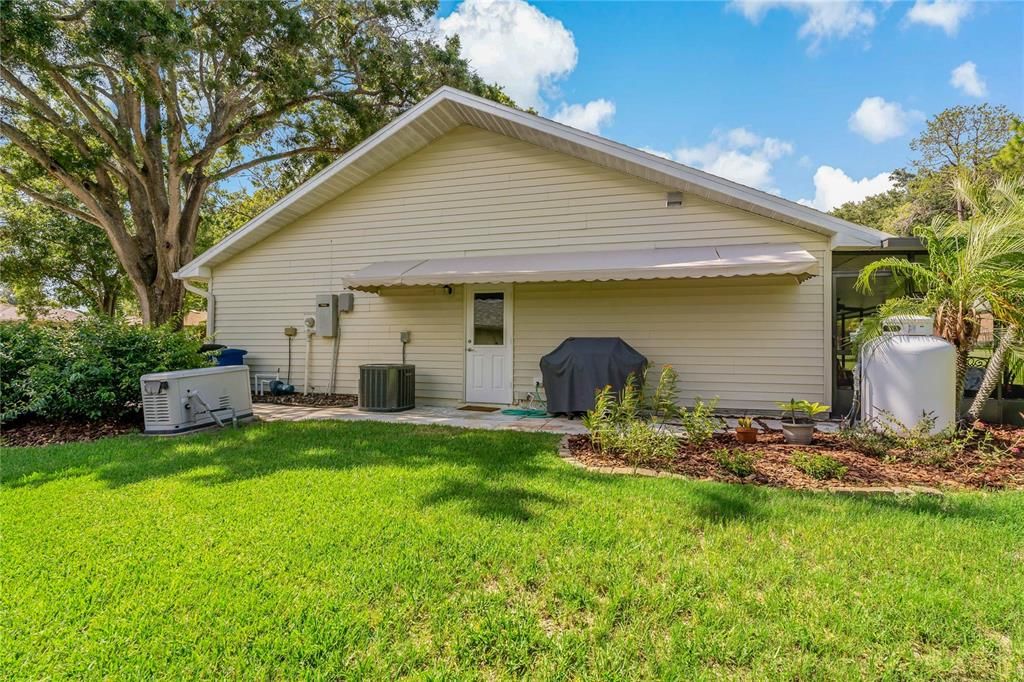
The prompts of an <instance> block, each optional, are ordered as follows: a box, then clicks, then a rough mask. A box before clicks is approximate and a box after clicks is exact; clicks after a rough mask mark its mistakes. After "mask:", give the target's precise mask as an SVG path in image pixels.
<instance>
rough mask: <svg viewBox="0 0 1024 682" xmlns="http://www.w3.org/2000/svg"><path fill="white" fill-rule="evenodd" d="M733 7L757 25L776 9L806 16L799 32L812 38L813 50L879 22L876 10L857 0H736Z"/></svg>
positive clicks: (802, 36) (802, 35)
mask: <svg viewBox="0 0 1024 682" xmlns="http://www.w3.org/2000/svg"><path fill="white" fill-rule="evenodd" d="M730 7H732V8H734V9H736V10H737V11H739V12H740V14H742V15H743V16H744V17H746V18H747V19H748V20H749V21H751V22H752V23H755V24H757V23H759V22H760V21H761V19H763V18H764V16H765V15H766V14H767V13H768V12H770V11H771V10H773V9H786V10H789V11H790V12H792V13H794V14H796V15H799V16H802V17H804V23H803V24H801V25H800V29H799V31H798V32H797V35H799V36H800V37H801V38H810V39H811V49H816V48H817V47H818V46H819V45H820V44H821V42H822V41H824V40H828V39H830V38H847V37H849V36H851V35H856V34H863V33H867V32H870V31H871V29H873V28H874V27H875V23H876V20H875V12H874V11H873V9H870V8H869V7H868V5H867V4H866V3H864V2H859V1H856V0H833V1H824V2H823V1H819V0H733V1H732V2H731V3H730Z"/></svg>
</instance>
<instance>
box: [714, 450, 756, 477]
mask: <svg viewBox="0 0 1024 682" xmlns="http://www.w3.org/2000/svg"><path fill="white" fill-rule="evenodd" d="M714 456H715V460H716V461H717V462H718V465H719V466H720V467H722V468H723V469H725V470H726V471H728V472H729V473H730V474H733V475H735V476H739V477H740V478H746V477H747V476H749V475H750V474H752V473H754V464H755V463H756V462H757V460H758V455H757V453H755V452H752V451H750V450H744V449H743V448H719V449H718V450H715V452H714Z"/></svg>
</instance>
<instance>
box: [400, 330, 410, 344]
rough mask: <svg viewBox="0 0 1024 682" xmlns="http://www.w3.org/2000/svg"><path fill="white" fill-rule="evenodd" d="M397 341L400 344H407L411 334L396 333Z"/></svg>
mask: <svg viewBox="0 0 1024 682" xmlns="http://www.w3.org/2000/svg"><path fill="white" fill-rule="evenodd" d="M398 339H399V340H400V341H401V342H402V343H409V341H410V340H412V332H398Z"/></svg>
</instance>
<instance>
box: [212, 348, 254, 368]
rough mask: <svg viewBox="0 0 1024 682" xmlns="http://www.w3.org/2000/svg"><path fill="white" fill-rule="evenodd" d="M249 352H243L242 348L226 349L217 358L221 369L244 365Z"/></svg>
mask: <svg viewBox="0 0 1024 682" xmlns="http://www.w3.org/2000/svg"><path fill="white" fill-rule="evenodd" d="M248 352H249V351H247V350H242V349H241V348H225V349H223V350H222V351H221V352H220V355H218V356H217V364H218V365H220V366H221V367H226V366H227V365H244V364H245V361H244V358H245V355H246V354H247V353H248Z"/></svg>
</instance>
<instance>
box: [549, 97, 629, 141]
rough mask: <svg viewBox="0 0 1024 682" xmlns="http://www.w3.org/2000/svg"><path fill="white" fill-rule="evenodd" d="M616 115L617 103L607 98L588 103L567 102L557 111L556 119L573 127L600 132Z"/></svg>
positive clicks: (590, 131)
mask: <svg viewBox="0 0 1024 682" xmlns="http://www.w3.org/2000/svg"><path fill="white" fill-rule="evenodd" d="M614 117H615V103H614V102H609V101H608V100H606V99H595V100H594V101H592V102H587V103H586V104H565V103H563V104H562V106H560V107H559V108H558V111H556V112H555V115H554V117H553V118H554V119H555V120H556V121H558V122H559V123H564V124H565V125H567V126H572V127H573V128H579V129H580V130H585V131H587V132H588V133H595V134H598V133H600V132H601V128H602V127H603V126H606V125H608V124H609V123H611V122H612V118H614Z"/></svg>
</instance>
